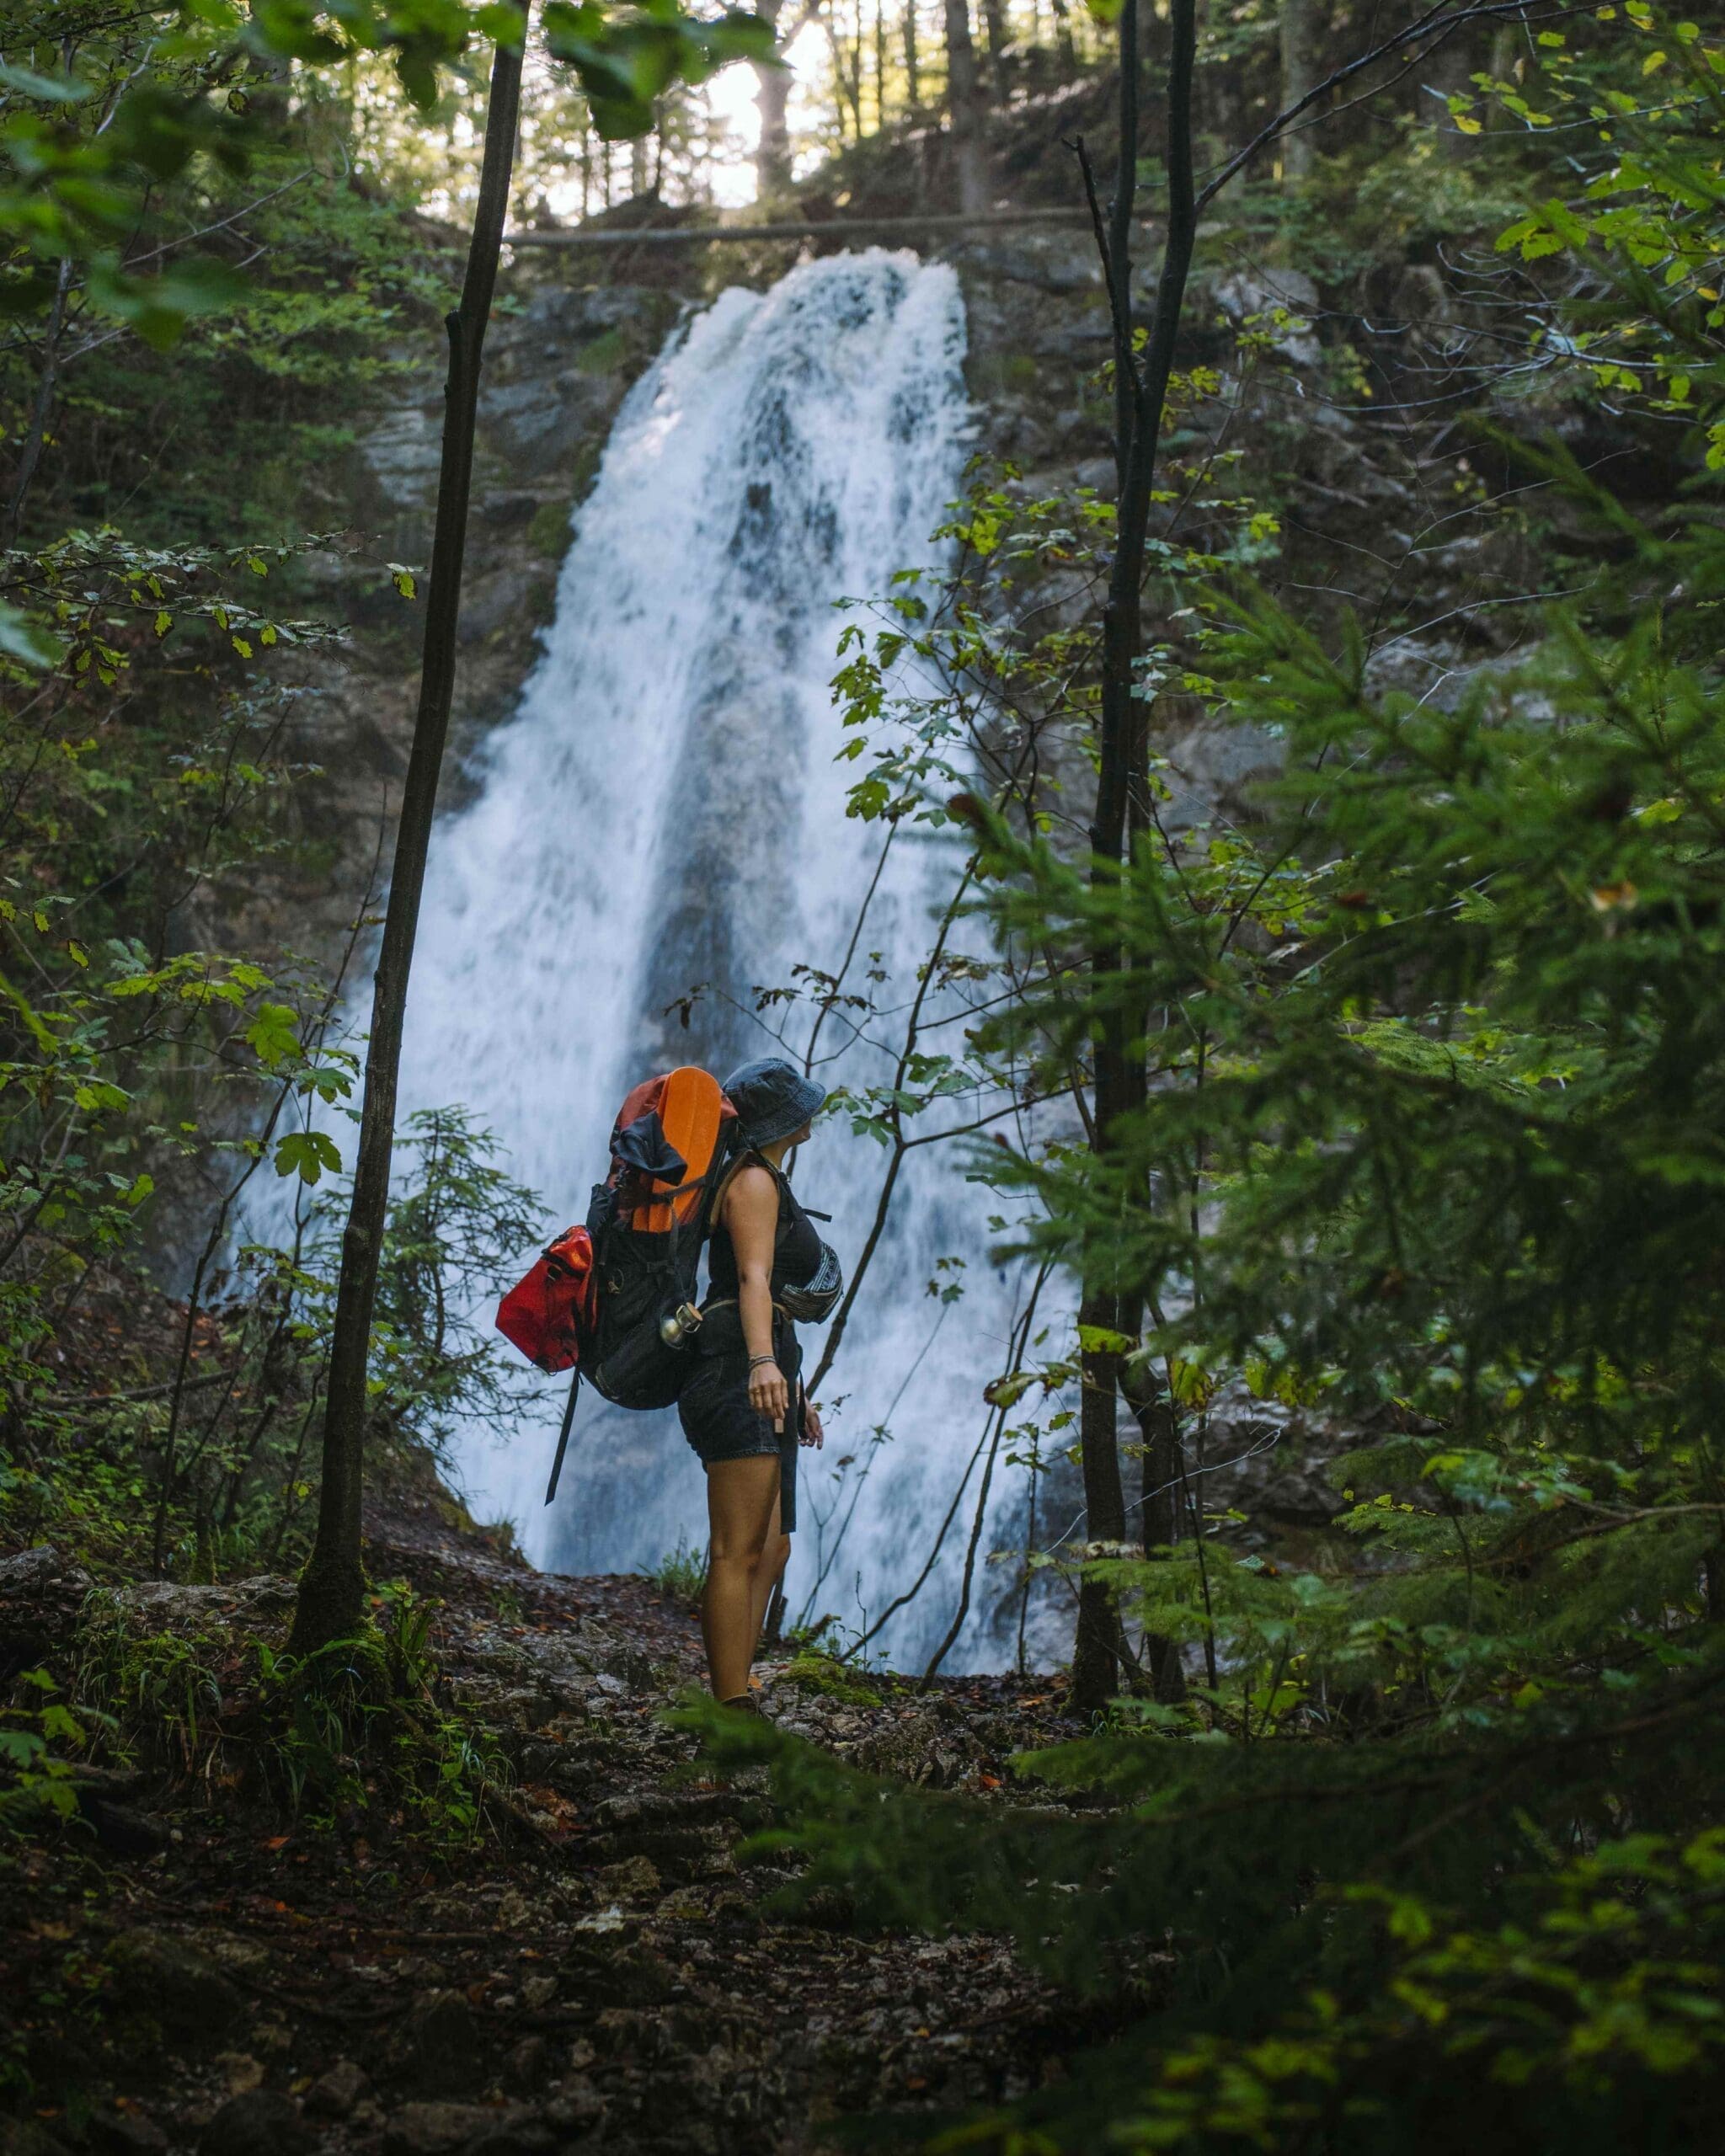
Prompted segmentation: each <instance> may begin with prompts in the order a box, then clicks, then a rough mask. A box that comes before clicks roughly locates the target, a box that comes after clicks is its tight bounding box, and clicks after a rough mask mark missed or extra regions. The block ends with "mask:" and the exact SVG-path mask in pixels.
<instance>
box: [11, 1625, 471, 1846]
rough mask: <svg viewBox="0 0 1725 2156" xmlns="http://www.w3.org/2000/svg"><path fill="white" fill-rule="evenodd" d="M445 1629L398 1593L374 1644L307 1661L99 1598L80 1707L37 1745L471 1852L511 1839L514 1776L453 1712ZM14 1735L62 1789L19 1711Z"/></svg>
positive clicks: (84, 1644)
mask: <svg viewBox="0 0 1725 2156" xmlns="http://www.w3.org/2000/svg"><path fill="white" fill-rule="evenodd" d="M436 1614H437V1605H436V1604H434V1603H431V1602H428V1601H426V1600H425V1599H423V1598H421V1597H419V1596H418V1595H417V1594H415V1593H414V1591H413V1589H412V1588H409V1587H408V1586H407V1585H406V1584H405V1583H404V1582H392V1583H391V1584H390V1585H388V1586H387V1587H385V1588H382V1590H381V1591H380V1592H379V1593H377V1594H376V1595H374V1596H373V1598H372V1621H371V1625H369V1626H368V1628H367V1629H366V1631H365V1632H363V1633H361V1634H360V1635H358V1636H355V1637H353V1638H350V1639H344V1640H338V1641H334V1642H332V1644H331V1645H330V1646H328V1647H326V1648H324V1649H323V1650H321V1651H320V1652H318V1653H317V1654H315V1655H311V1656H305V1657H300V1656H295V1655H291V1654H289V1653H287V1652H285V1650H283V1649H281V1648H280V1647H279V1646H276V1645H275V1644H274V1643H273V1642H271V1641H269V1640H265V1639H260V1638H257V1637H255V1636H248V1635H247V1634H245V1633H243V1632H242V1631H239V1630H227V1629H224V1628H222V1627H220V1626H213V1625H205V1626H199V1627H196V1628H193V1629H189V1630H174V1629H173V1628H171V1627H168V1628H163V1629H161V1630H139V1629H138V1628H137V1626H136V1622H135V1620H132V1619H131V1616H130V1614H129V1613H128V1611H127V1609H126V1605H125V1604H123V1603H122V1602H121V1601H120V1599H119V1598H117V1597H115V1596H113V1595H111V1594H108V1593H103V1592H100V1591H99V1592H98V1593H95V1594H93V1595H92V1596H91V1598H90V1600H89V1603H88V1606H87V1608H86V1611H85V1614H84V1618H83V1623H82V1625H81V1626H80V1630H79V1632H78V1636H77V1641H76V1644H75V1647H74V1652H73V1657H72V1664H73V1668H72V1678H71V1687H70V1696H69V1699H68V1700H67V1702H66V1703H65V1704H64V1705H56V1707H55V1708H54V1709H53V1711H54V1713H55V1714H56V1717H57V1719H56V1726H55V1728H54V1729H53V1730H52V1731H44V1732H39V1733H40V1735H41V1736H43V1737H47V1738H52V1739H56V1740H58V1745H59V1748H60V1749H61V1751H64V1750H65V1749H66V1748H69V1747H70V1746H71V1745H72V1744H73V1743H74V1742H75V1743H76V1744H77V1745H78V1746H79V1747H80V1748H83V1749H85V1750H86V1751H87V1753H88V1756H89V1758H91V1759H92V1760H93V1761H100V1762H102V1763H104V1764H111V1765H115V1766H120V1767H133V1766H142V1767H143V1768H145V1769H147V1770H151V1771H153V1772H155V1773H158V1774H164V1775H167V1776H168V1777H170V1778H172V1779H173V1780H174V1781H176V1782H179V1783H180V1784H182V1785H189V1784H193V1783H196V1784H200V1785H203V1786H204V1787H205V1788H206V1790H208V1791H209V1792H210V1793H211V1796H213V1797H215V1798H216V1799H217V1801H221V1800H222V1799H224V1798H225V1799H227V1800H228V1801H233V1802H236V1803H245V1802H248V1801H249V1802H257V1803H262V1804H264V1805H266V1806H270V1807H272V1808H274V1809H278V1810H283V1811H286V1812H288V1813H289V1814H291V1816H293V1817H295V1818H296V1819H297V1820H300V1821H302V1822H303V1823H304V1824H306V1825H307V1826H308V1827H310V1828H314V1829H317V1828H334V1826H335V1825H336V1824H337V1823H338V1822H340V1823H341V1824H342V1825H343V1826H344V1828H348V1829H351V1828H353V1827H354V1825H355V1822H357V1821H360V1820H362V1821H363V1822H364V1823H365V1826H366V1831H367V1832H368V1833H371V1834H372V1835H373V1836H374V1837H375V1836H380V1835H381V1836H382V1837H383V1838H387V1837H389V1836H391V1835H395V1834H403V1833H404V1834H407V1835H408V1836H409V1837H411V1838H414V1839H415V1840H419V1841H424V1842H426V1843H429V1844H431V1845H432V1846H433V1848H434V1849H446V1850H457V1849H470V1848H472V1847H473V1846H474V1845H475V1844H478V1842H479V1841H481V1840H482V1839H483V1838H486V1837H488V1836H490V1835H496V1834H500V1833H503V1832H504V1831H505V1827H506V1820H507V1813H508V1796H509V1790H510V1783H511V1780H512V1778H513V1777H512V1769H511V1768H510V1763H509V1761H508V1759H507V1758H506V1757H505V1755H504V1753H503V1752H502V1751H501V1749H500V1748H499V1746H498V1744H497V1743H496V1742H495V1741H494V1737H493V1734H492V1733H491V1732H489V1731H487V1730H485V1729H484V1728H483V1727H482V1726H479V1725H478V1724H476V1723H474V1722H473V1721H469V1720H467V1719H466V1718H464V1717H463V1716H461V1715H460V1714H458V1713H457V1712H456V1711H455V1710H454V1709H453V1708H452V1707H451V1705H450V1704H449V1702H448V1698H447V1687H446V1684H445V1682H444V1679H443V1678H442V1676H441V1672H440V1670H439V1668H438V1666H437V1662H436V1659H435V1651H434V1647H433V1641H432V1631H433V1627H434V1625H435V1619H436ZM25 1681H26V1682H29V1683H34V1682H35V1681H36V1680H35V1678H31V1679H28V1680H25ZM49 1681H51V1680H49ZM39 1720H40V1716H39ZM6 1727H7V1731H8V1735H7V1737H6V1740H5V1741H6V1742H7V1746H8V1757H9V1758H14V1759H19V1758H20V1755H21V1753H23V1752H24V1750H26V1749H28V1750H29V1751H30V1753H31V1758H30V1759H29V1763H28V1764H29V1768H30V1770H31V1772H32V1773H33V1774H35V1776H36V1778H37V1780H38V1782H39V1783H40V1785H42V1787H43V1788H44V1789H45V1790H46V1789H47V1788H48V1786H49V1785H50V1784H51V1782H56V1783H57V1780H58V1779H59V1777H61V1776H63V1775H64V1774H66V1773H67V1772H68V1771H69V1769H67V1767H65V1766H64V1764H61V1766H60V1767H59V1769H58V1774H56V1764H55V1752H54V1748H53V1747H52V1746H51V1744H49V1743H46V1742H40V1743H35V1744H32V1743H29V1742H27V1734H26V1733H27V1731H28V1724H27V1723H26V1722H24V1721H21V1720H19V1716H18V1713H17V1712H16V1711H15V1712H14V1715H13V1717H11V1718H10V1719H9V1720H8V1724H7V1726H6ZM50 1801H53V1802H54V1805H55V1808H56V1809H57V1810H59V1811H61V1812H62V1813H67V1812H69V1811H70V1810H71V1809H72V1806H70V1805H69V1804H67V1803H66V1802H65V1801H61V1800H60V1799H59V1798H58V1797H57V1795H56V1796H53V1797H51V1800H50ZM3 1816H4V1815H3V1813H0V1817H3Z"/></svg>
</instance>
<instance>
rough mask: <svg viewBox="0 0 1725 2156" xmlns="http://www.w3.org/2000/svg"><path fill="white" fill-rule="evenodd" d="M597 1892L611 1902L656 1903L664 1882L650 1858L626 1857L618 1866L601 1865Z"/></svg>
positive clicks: (663, 1887)
mask: <svg viewBox="0 0 1725 2156" xmlns="http://www.w3.org/2000/svg"><path fill="white" fill-rule="evenodd" d="M599 1891H600V1892H601V1894H603V1895H605V1896H606V1897H607V1898H608V1899H609V1900H611V1901H613V1902H644V1901H656V1900H657V1899H658V1897H660V1895H661V1894H662V1893H663V1892H665V1881H663V1880H662V1879H661V1878H660V1875H659V1867H658V1866H657V1865H655V1864H654V1861H653V1860H652V1859H651V1857H645V1856H632V1857H626V1858H625V1859H624V1860H623V1861H622V1863H620V1864H607V1865H601V1868H600V1871H599Z"/></svg>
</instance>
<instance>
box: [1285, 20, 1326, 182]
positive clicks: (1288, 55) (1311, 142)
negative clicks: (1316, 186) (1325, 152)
mask: <svg viewBox="0 0 1725 2156" xmlns="http://www.w3.org/2000/svg"><path fill="white" fill-rule="evenodd" d="M1281 32H1282V109H1283V111H1284V112H1286V111H1288V110H1289V109H1290V107H1292V106H1294V105H1296V104H1299V102H1300V99H1301V98H1303V97H1304V96H1305V95H1306V92H1307V91H1308V90H1309V89H1311V87H1312V85H1313V83H1316V81H1317V79H1318V67H1317V61H1318V53H1317V51H1316V45H1317V35H1316V33H1317V25H1316V21H1315V20H1314V19H1313V13H1312V0H1282V19H1281ZM1315 151H1316V137H1315V136H1314V135H1313V133H1312V131H1311V126H1310V125H1296V126H1295V128H1293V129H1292V130H1291V131H1290V132H1289V133H1288V134H1286V135H1284V136H1283V137H1282V177H1283V179H1284V180H1287V181H1289V182H1290V184H1291V183H1293V182H1295V181H1297V180H1302V179H1305V178H1306V175H1307V174H1308V173H1310V172H1311V162H1312V157H1313V155H1314V152H1315Z"/></svg>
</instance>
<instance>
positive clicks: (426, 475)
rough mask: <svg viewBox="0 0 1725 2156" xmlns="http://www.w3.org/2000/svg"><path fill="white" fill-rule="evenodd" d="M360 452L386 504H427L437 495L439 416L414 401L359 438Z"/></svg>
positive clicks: (440, 453)
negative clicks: (362, 437) (363, 437)
mask: <svg viewBox="0 0 1725 2156" xmlns="http://www.w3.org/2000/svg"><path fill="white" fill-rule="evenodd" d="M360 456H362V457H363V458H364V460H365V464H366V472H368V473H369V475H370V477H371V482H372V483H373V485H374V486H375V487H376V488H377V492H378V493H379V494H381V495H382V498H383V500H384V502H385V504H387V507H389V508H390V509H392V510H396V511H397V512H398V513H399V512H402V511H404V510H416V509H425V508H427V507H429V506H430V504H432V503H434V502H435V500H436V499H437V474H438V470H439V467H440V466H441V462H442V459H443V429H442V424H441V417H439V416H438V415H435V414H432V413H430V412H427V411H425V409H423V408H419V407H417V406H414V405H409V406H407V407H405V408H403V409H402V410H400V411H397V412H393V413H391V414H390V415H389V417H388V418H387V419H386V420H385V421H384V422H383V424H382V425H381V426H379V427H377V428H374V429H373V430H372V431H371V433H370V434H369V435H366V438H365V439H364V440H363V441H361V442H360Z"/></svg>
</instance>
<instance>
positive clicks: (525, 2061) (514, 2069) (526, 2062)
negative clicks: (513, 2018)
mask: <svg viewBox="0 0 1725 2156" xmlns="http://www.w3.org/2000/svg"><path fill="white" fill-rule="evenodd" d="M550 2070H551V2049H550V2047H549V2046H548V2045H547V2042H546V2041H545V2039H544V2037H543V2036H523V2037H522V2039H521V2041H520V2043H518V2044H517V2045H516V2046H515V2049H514V2050H513V2051H512V2052H510V2055H509V2079H510V2084H511V2085H513V2086H514V2087H515V2088H517V2089H537V2088H538V2087H539V2086H540V2084H541V2083H542V2082H543V2080H544V2079H545V2077H546V2075H547V2073H549V2072H550Z"/></svg>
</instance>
